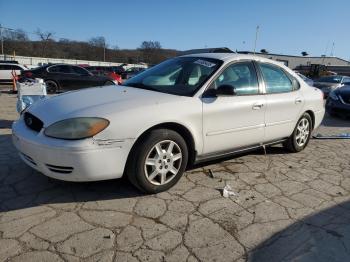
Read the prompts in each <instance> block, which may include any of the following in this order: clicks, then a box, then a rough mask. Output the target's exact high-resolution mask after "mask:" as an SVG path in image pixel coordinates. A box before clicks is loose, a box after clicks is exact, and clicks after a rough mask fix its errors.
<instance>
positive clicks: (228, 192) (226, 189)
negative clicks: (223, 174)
mask: <svg viewBox="0 0 350 262" xmlns="http://www.w3.org/2000/svg"><path fill="white" fill-rule="evenodd" d="M222 196H223V197H230V196H237V194H236V193H235V192H233V190H232V188H231V186H230V185H226V186H225V187H224V189H223V190H222Z"/></svg>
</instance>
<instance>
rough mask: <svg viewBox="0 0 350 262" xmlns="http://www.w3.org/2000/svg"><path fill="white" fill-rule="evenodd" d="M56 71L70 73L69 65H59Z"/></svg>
mask: <svg viewBox="0 0 350 262" xmlns="http://www.w3.org/2000/svg"><path fill="white" fill-rule="evenodd" d="M58 72H59V73H65V74H70V73H72V71H71V67H70V66H67V65H60V66H58Z"/></svg>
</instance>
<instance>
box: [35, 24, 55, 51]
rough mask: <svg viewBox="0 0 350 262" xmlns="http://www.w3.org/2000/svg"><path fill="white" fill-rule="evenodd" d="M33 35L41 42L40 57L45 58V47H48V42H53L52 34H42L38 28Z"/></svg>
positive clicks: (47, 32)
mask: <svg viewBox="0 0 350 262" xmlns="http://www.w3.org/2000/svg"><path fill="white" fill-rule="evenodd" d="M35 34H36V35H37V36H38V37H39V38H40V40H41V43H42V52H41V53H42V55H41V56H43V57H44V56H45V53H46V47H47V45H48V43H49V42H50V41H54V39H53V36H54V34H55V33H54V32H49V31H46V32H43V31H41V29H40V28H38V29H37V30H36V31H35Z"/></svg>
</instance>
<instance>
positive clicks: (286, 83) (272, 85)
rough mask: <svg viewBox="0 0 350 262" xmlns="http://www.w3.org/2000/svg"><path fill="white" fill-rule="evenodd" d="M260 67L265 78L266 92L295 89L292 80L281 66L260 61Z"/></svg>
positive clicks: (281, 91)
mask: <svg viewBox="0 0 350 262" xmlns="http://www.w3.org/2000/svg"><path fill="white" fill-rule="evenodd" d="M260 69H261V72H262V75H263V77H264V80H265V86H266V93H268V94H273V93H284V92H291V91H293V83H292V81H291V80H290V79H289V77H288V76H287V75H286V73H285V72H284V71H283V70H282V69H281V68H279V67H278V66H275V65H271V64H263V63H260Z"/></svg>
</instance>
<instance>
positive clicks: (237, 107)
mask: <svg viewBox="0 0 350 262" xmlns="http://www.w3.org/2000/svg"><path fill="white" fill-rule="evenodd" d="M220 85H230V86H232V88H234V93H235V94H234V95H231V96H216V97H210V96H209V97H206V96H205V94H204V95H203V97H202V102H203V139H204V150H203V154H204V155H210V154H220V153H222V154H224V153H226V152H229V151H234V150H239V149H240V148H244V147H250V146H256V145H259V144H261V143H262V142H263V140H264V132H265V111H266V101H265V96H264V95H262V90H261V86H260V84H259V81H258V76H257V73H256V68H255V65H254V64H253V62H252V61H245V62H235V63H232V64H230V65H228V66H227V67H226V68H225V69H224V70H223V71H222V72H221V73H219V75H218V76H217V78H216V79H215V80H214V81H213V83H212V84H211V85H210V86H209V89H211V88H213V89H216V88H217V87H218V86H220Z"/></svg>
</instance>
